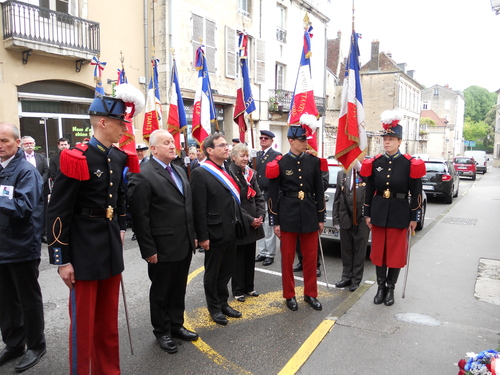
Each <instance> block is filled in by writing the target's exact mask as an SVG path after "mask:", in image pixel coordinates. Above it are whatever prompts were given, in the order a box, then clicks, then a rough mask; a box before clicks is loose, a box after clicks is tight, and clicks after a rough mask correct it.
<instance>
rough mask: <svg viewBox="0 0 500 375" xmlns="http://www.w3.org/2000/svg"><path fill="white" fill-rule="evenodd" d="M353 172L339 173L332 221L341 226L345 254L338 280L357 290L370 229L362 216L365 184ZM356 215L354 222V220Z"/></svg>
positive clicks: (338, 286)
mask: <svg viewBox="0 0 500 375" xmlns="http://www.w3.org/2000/svg"><path fill="white" fill-rule="evenodd" d="M355 176H356V181H354V179H353V172H352V171H350V172H349V173H348V174H346V173H345V171H340V172H339V173H338V175H337V190H335V197H334V199H333V224H334V226H337V227H338V228H340V246H341V250H340V253H341V256H342V280H340V281H339V282H337V283H336V284H335V287H337V288H345V287H347V286H349V290H350V291H351V292H354V291H355V290H356V289H357V288H358V287H359V284H360V283H361V280H362V279H363V270H364V267H365V258H366V245H367V244H368V236H369V234H370V229H369V228H368V226H367V225H366V222H365V220H364V218H363V214H362V207H363V203H364V199H365V186H366V183H365V182H363V180H362V179H361V177H360V176H359V175H358V174H357V173H356V174H355ZM354 189H356V210H355V211H356V212H355V215H354V195H353V192H354ZM353 216H354V223H353Z"/></svg>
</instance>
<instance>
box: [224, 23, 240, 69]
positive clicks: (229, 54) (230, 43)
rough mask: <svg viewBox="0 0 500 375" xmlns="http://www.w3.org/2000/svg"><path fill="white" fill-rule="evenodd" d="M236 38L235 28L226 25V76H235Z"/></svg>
mask: <svg viewBox="0 0 500 375" xmlns="http://www.w3.org/2000/svg"><path fill="white" fill-rule="evenodd" d="M237 48H238V38H237V36H236V30H234V29H231V28H230V27H227V26H226V77H227V78H236V74H237V69H238V68H237V66H238V65H237V52H236V51H237Z"/></svg>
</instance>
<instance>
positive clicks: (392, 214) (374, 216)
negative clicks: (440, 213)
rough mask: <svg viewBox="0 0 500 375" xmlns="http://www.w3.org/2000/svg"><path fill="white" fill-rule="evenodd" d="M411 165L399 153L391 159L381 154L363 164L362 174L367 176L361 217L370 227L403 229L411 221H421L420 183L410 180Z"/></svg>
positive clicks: (416, 179) (415, 179)
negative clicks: (362, 216) (368, 222)
mask: <svg viewBox="0 0 500 375" xmlns="http://www.w3.org/2000/svg"><path fill="white" fill-rule="evenodd" d="M370 164H371V166H370ZM411 164H412V162H411V161H410V160H408V159H407V158H406V157H405V156H404V155H402V154H401V153H400V152H399V151H398V153H397V154H396V155H394V156H392V157H390V156H388V155H386V154H384V155H379V156H376V157H375V158H372V159H370V160H365V161H364V162H363V167H362V169H361V174H362V175H363V176H367V179H366V192H365V203H364V216H369V217H370V222H371V224H373V225H376V226H379V227H388V228H400V229H402V228H407V227H408V226H409V225H410V220H411V221H419V220H420V215H421V208H422V207H421V205H422V181H421V179H420V178H411V177H410V169H411ZM367 171H368V173H367ZM370 172H371V173H370ZM385 191H387V192H386V193H385V194H384V192H385ZM408 194H411V201H410V202H408ZM384 196H385V197H384Z"/></svg>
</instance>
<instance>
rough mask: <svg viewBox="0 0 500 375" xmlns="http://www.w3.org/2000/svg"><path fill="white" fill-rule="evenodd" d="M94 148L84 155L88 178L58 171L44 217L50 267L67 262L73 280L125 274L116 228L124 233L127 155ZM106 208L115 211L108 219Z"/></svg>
mask: <svg viewBox="0 0 500 375" xmlns="http://www.w3.org/2000/svg"><path fill="white" fill-rule="evenodd" d="M91 142H92V140H91ZM79 147H81V146H79ZM99 147H100V148H99V149H98V148H97V147H95V146H93V145H92V144H89V145H88V147H87V149H86V151H85V152H84V153H83V155H84V156H85V158H86V164H87V168H88V172H89V175H90V179H88V180H84V181H79V180H77V179H75V178H71V177H68V176H66V175H65V174H63V173H62V172H61V170H60V171H59V172H58V174H57V177H56V180H55V182H54V187H53V190H52V195H51V199H50V204H49V209H48V214H47V216H48V217H47V234H48V244H49V256H50V263H51V264H56V265H64V264H67V263H71V264H72V265H73V268H74V269H75V278H76V279H78V280H103V279H107V278H109V277H111V276H115V275H117V274H119V273H121V272H122V271H123V269H124V265H123V248H122V242H121V238H120V229H121V230H125V229H126V219H125V204H124V197H125V195H124V191H123V185H122V175H123V170H124V168H125V166H126V163H127V155H126V154H125V153H124V152H123V151H121V150H119V149H117V148H116V147H114V146H112V147H111V148H110V149H109V150H106V149H105V148H104V147H103V146H102V145H99ZM101 148H102V150H101ZM108 151H109V153H108ZM64 152H69V151H67V150H65V151H64ZM73 152H77V150H73ZM62 163H63V159H61V169H63V165H62ZM108 207H112V208H113V209H114V215H113V216H112V219H111V220H109V219H108V218H106V217H105V216H104V215H105V214H103V212H104V211H105V210H106V209H107V208H108Z"/></svg>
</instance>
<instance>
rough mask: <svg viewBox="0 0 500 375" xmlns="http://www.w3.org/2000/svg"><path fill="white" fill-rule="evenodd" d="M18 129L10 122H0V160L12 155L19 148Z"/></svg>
mask: <svg viewBox="0 0 500 375" xmlns="http://www.w3.org/2000/svg"><path fill="white" fill-rule="evenodd" d="M19 137H20V135H19V129H18V128H17V127H16V126H15V125H14V124H11V123H8V122H0V160H1V161H2V162H3V161H5V160H7V159H9V158H11V157H12V156H14V155H15V154H16V152H17V149H18V148H19V144H20V143H21V140H20V139H19Z"/></svg>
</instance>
